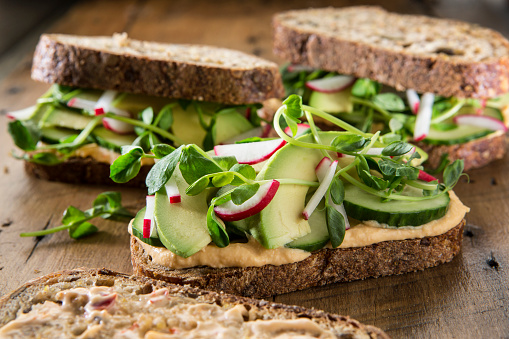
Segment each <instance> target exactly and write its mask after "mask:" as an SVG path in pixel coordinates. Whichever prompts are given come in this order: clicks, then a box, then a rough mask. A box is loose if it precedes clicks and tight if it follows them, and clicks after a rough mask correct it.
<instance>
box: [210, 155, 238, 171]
mask: <svg viewBox="0 0 509 339" xmlns="http://www.w3.org/2000/svg"><path fill="white" fill-rule="evenodd" d="M212 160H214V161H215V162H216V163H217V164H218V165H219V167H221V168H222V169H223V170H224V171H228V170H229V169H230V168H232V167H233V166H235V165H236V164H238V162H237V158H235V157H234V156H218V155H214V156H212Z"/></svg>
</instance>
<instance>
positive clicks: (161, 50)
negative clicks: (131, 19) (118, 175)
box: [32, 34, 284, 104]
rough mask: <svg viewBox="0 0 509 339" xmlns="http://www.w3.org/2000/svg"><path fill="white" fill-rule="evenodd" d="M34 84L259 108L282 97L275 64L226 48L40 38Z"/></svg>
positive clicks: (121, 36) (124, 39)
mask: <svg viewBox="0 0 509 339" xmlns="http://www.w3.org/2000/svg"><path fill="white" fill-rule="evenodd" d="M32 79H34V80H38V81H42V82H46V83H58V84H61V85H68V86H76V87H82V88H96V89H103V90H116V91H120V92H130V93H136V94H146V95H153V96H161V97H167V98H178V99H189V100H200V101H212V102H220V103H223V104H248V103H259V102H262V101H264V100H267V99H270V98H280V97H283V96H284V89H283V86H282V83H281V75H280V74H279V70H278V67H277V65H276V64H275V63H273V62H270V61H267V60H264V59H262V58H258V57H255V56H252V55H248V54H245V53H242V52H239V51H234V50H230V49H226V48H219V47H211V46H201V45H176V44H163V43H156V42H146V41H138V40H133V39H129V38H128V37H127V35H126V34H116V35H114V36H113V37H82V36H74V35H63V34H44V35H42V36H41V38H40V40H39V43H38V45H37V47H36V50H35V54H34V58H33V64H32Z"/></svg>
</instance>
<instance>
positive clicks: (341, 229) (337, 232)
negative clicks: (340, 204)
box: [325, 203, 346, 248]
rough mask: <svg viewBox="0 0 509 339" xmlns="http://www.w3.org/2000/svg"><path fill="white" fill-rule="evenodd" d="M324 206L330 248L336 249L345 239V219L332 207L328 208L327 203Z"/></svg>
mask: <svg viewBox="0 0 509 339" xmlns="http://www.w3.org/2000/svg"><path fill="white" fill-rule="evenodd" d="M325 205H326V206H325V214H326V218H327V229H328V231H329V237H330V242H331V245H332V247H333V248H336V247H338V246H339V245H341V244H342V243H343V240H344V239H345V231H346V229H345V228H346V226H345V218H344V217H343V215H342V214H341V213H339V212H338V211H337V210H336V209H335V208H334V207H332V206H328V205H327V203H326V204H325Z"/></svg>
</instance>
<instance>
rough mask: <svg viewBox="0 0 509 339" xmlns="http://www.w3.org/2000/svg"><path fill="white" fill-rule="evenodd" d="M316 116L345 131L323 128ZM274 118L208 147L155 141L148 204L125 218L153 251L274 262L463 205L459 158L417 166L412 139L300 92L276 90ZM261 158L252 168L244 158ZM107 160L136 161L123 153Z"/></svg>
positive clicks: (368, 238) (452, 212)
mask: <svg viewBox="0 0 509 339" xmlns="http://www.w3.org/2000/svg"><path fill="white" fill-rule="evenodd" d="M304 116H306V119H307V122H308V123H309V125H307V124H303V123H300V122H299V119H300V118H302V117H304ZM314 116H317V117H320V118H322V119H326V120H329V121H330V122H332V123H335V124H337V125H338V126H340V127H341V128H343V129H344V130H345V131H343V132H331V131H330V132H320V131H318V130H317V128H316V126H315V124H314ZM281 121H285V122H286V124H287V125H288V126H287V127H286V128H285V130H283V127H282V126H281V124H280V122H281ZM274 128H275V130H276V132H277V133H278V135H279V137H280V138H278V139H269V140H256V141H255V142H253V141H251V140H250V141H249V142H243V143H238V144H233V145H221V146H216V147H215V148H214V155H212V154H211V153H206V152H204V151H203V150H201V149H200V148H199V147H197V146H196V145H187V146H181V147H179V148H177V149H168V150H166V151H165V152H163V153H164V154H160V153H161V152H155V153H158V154H159V161H158V162H157V163H156V165H155V166H154V167H153V168H152V170H151V172H150V173H149V175H148V176H147V186H148V191H149V195H148V196H147V205H146V207H145V208H143V209H142V210H140V211H139V212H138V214H137V216H136V218H135V219H134V220H133V221H132V223H131V228H130V229H131V233H132V235H133V236H135V237H137V238H138V240H139V241H140V242H142V243H143V244H142V246H143V247H144V249H145V250H146V252H147V253H149V255H151V256H152V258H153V259H154V258H157V259H156V260H158V261H159V262H160V263H161V264H162V265H164V266H168V267H172V268H182V267H191V266H202V265H206V266H212V267H230V266H240V267H245V266H263V265H267V264H273V265H282V264H287V263H292V262H297V261H301V260H304V259H305V258H307V257H308V256H309V255H310V254H309V253H311V252H313V251H316V250H320V249H322V248H324V247H329V248H348V247H363V246H368V245H371V244H374V243H378V242H384V241H393V240H405V239H416V238H422V237H428V236H430V237H432V236H436V235H440V234H444V233H446V232H447V231H449V230H450V229H452V228H454V227H455V226H457V225H458V224H460V223H461V221H462V219H463V218H464V215H465V213H466V212H468V208H467V207H465V206H464V205H463V204H462V203H461V202H460V201H459V200H458V198H457V197H456V195H454V193H452V191H451V189H452V188H453V187H454V185H455V184H456V183H457V181H458V180H459V177H460V176H461V173H462V169H463V162H462V161H461V160H457V161H455V162H453V163H452V164H450V165H448V166H447V167H446V168H445V170H444V173H443V179H442V180H441V181H439V180H438V179H436V178H434V177H433V176H431V175H430V174H428V173H426V172H424V171H423V170H422V169H421V168H422V167H421V166H420V165H421V163H422V161H423V160H424V159H425V158H426V154H425V153H424V152H423V151H422V150H420V149H419V148H417V147H415V146H413V145H410V144H408V143H406V142H404V141H393V142H391V143H388V144H387V143H385V142H384V137H383V136H381V134H380V132H377V133H375V134H371V133H366V132H362V131H360V130H359V129H357V128H355V127H353V126H351V125H349V124H348V123H345V122H344V121H342V120H339V119H337V118H336V117H334V116H332V115H330V114H327V113H325V112H323V111H321V110H317V109H315V108H313V107H310V106H305V105H302V104H301V98H300V97H298V96H290V97H289V98H288V99H287V100H285V101H284V103H283V106H281V108H280V109H279V110H278V111H277V112H276V114H275V118H274ZM126 156H127V155H126ZM123 157H124V156H123ZM260 163H262V164H263V166H262V167H261V169H260V170H259V171H258V172H257V171H256V170H255V168H254V167H253V166H252V165H251V164H260ZM111 169H112V173H113V172H122V173H124V172H129V173H131V172H135V170H136V168H134V166H131V167H130V166H129V164H128V163H127V162H126V161H124V159H122V158H120V159H119V160H118V161H116V162H115V163H114V164H113V165H112V167H111Z"/></svg>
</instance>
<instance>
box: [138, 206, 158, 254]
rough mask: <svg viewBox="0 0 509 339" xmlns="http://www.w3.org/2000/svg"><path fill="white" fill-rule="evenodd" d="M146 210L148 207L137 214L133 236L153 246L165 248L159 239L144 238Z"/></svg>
mask: <svg viewBox="0 0 509 339" xmlns="http://www.w3.org/2000/svg"><path fill="white" fill-rule="evenodd" d="M145 210H146V207H143V208H142V209H141V210H140V211H139V212H138V213H136V217H134V220H133V224H132V232H133V235H134V236H135V237H136V238H138V239H140V240H141V241H143V242H144V243H146V244H149V245H151V246H156V247H164V245H163V243H162V242H161V240H159V238H143V219H144V218H145Z"/></svg>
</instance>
